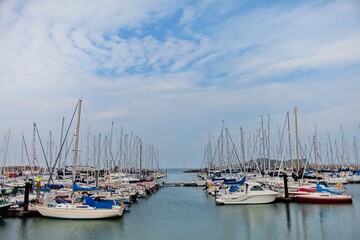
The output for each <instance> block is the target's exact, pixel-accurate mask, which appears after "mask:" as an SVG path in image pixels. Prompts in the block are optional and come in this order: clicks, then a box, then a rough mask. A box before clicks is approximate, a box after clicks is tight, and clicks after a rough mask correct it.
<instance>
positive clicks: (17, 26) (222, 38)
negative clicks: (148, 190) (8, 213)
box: [0, 0, 360, 167]
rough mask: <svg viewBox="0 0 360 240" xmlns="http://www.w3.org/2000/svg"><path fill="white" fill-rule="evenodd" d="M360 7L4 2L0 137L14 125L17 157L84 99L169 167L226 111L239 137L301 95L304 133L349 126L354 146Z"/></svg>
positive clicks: (346, 2) (197, 151)
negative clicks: (37, 135) (152, 149)
mask: <svg viewBox="0 0 360 240" xmlns="http://www.w3.org/2000/svg"><path fill="white" fill-rule="evenodd" d="M359 13H360V2H359V1H357V0H353V1H351V0H341V1H321V0H319V1H316V0H315V1H314V0H310V1H251V0H249V1H238V0H229V1H214V0H207V1H186V0H184V1H181V0H180V1H176V0H172V1H169V0H164V1H163V0H154V1H152V0H132V1H118V0H105V1H88V0H77V1H71V0H64V1H51V0H50V1H40V0H38V1H37V0H30V1H27V0H26V1H17V0H13V1H0V36H1V37H0V110H1V115H0V116H1V117H0V133H1V134H2V136H3V137H2V138H1V145H0V146H2V149H4V145H5V142H6V139H7V137H6V136H8V133H9V129H10V130H11V134H10V136H11V137H10V140H9V142H10V143H9V149H10V150H9V157H8V158H13V159H18V158H19V157H20V154H19V152H20V150H18V149H17V147H18V146H20V145H21V134H22V132H23V133H24V137H25V139H26V141H27V145H29V146H28V147H29V148H30V147H31V139H32V125H33V122H36V123H37V126H38V129H39V131H40V133H41V135H42V136H43V138H44V140H43V141H46V140H45V139H47V138H49V137H48V134H49V131H52V132H53V134H54V136H53V137H54V139H59V136H60V131H61V121H62V118H63V117H65V118H66V119H67V120H68V121H69V119H70V118H71V115H72V113H73V110H74V108H75V105H76V103H77V100H78V99H82V100H83V103H84V104H83V110H84V111H83V113H84V115H85V119H86V120H84V121H85V122H86V123H87V124H88V125H90V126H91V129H92V131H93V132H94V133H93V134H96V135H97V134H102V135H103V136H104V135H108V134H109V133H110V131H111V128H112V127H113V131H114V137H115V138H119V136H120V129H121V127H123V129H124V131H125V132H126V133H127V134H129V135H130V133H134V134H135V135H137V136H139V138H141V139H142V141H143V142H145V143H149V144H154V146H155V147H156V148H157V150H158V151H159V156H160V166H161V167H200V165H201V162H202V159H203V155H204V147H205V145H206V144H207V142H208V138H209V134H210V135H211V136H215V137H216V136H218V135H219V133H220V131H221V126H222V121H223V120H224V125H225V127H227V128H228V129H229V130H230V132H231V134H233V135H234V139H236V137H235V136H236V135H238V133H237V132H238V131H239V130H238V129H239V127H240V126H242V127H243V128H244V131H245V133H246V134H247V135H248V136H250V135H251V134H250V133H251V132H255V131H256V129H258V128H259V127H260V125H261V117H260V116H264V119H267V117H268V116H269V115H270V119H271V121H270V122H271V128H272V129H276V128H278V127H279V126H282V125H283V122H284V120H285V117H286V113H287V112H290V115H293V110H294V107H295V106H297V108H298V114H299V125H300V127H299V131H300V132H301V134H302V135H304V136H305V137H308V136H311V135H312V134H313V133H314V131H315V130H314V129H315V127H314V126H315V125H316V128H317V131H318V132H319V136H323V138H324V139H325V140H327V133H330V135H331V137H332V138H334V139H335V138H341V130H340V125H342V128H343V131H344V136H345V137H346V138H347V141H349V145H352V141H353V137H356V138H357V139H358V138H359V136H360V128H359V125H360V111H359V110H360V107H359V103H360V15H359ZM112 123H114V124H112ZM82 126H83V128H82V129H83V130H84V128H85V131H86V128H87V125H86V124H83V125H82ZM274 131H276V130H274ZM56 141H57V142H58V140H56ZM1 154H2V155H4V150H2V152H1ZM1 157H2V158H3V156H1ZM8 161H9V160H8Z"/></svg>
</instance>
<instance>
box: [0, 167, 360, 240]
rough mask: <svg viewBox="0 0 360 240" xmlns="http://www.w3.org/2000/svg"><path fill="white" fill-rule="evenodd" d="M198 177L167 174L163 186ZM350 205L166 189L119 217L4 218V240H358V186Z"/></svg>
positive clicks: (0, 229)
mask: <svg viewBox="0 0 360 240" xmlns="http://www.w3.org/2000/svg"><path fill="white" fill-rule="evenodd" d="M195 178H196V174H194V173H183V172H182V171H181V170H176V169H170V170H168V177H167V178H166V179H163V181H165V182H180V181H190V180H192V179H195ZM346 187H347V194H350V195H353V203H352V204H338V205H331V204H300V203H287V204H286V203H271V204H263V205H249V206H245V205H234V206H229V205H227V206H218V205H215V202H214V198H213V197H210V196H207V194H206V193H205V191H204V190H203V187H164V188H162V189H160V190H159V191H158V192H156V193H154V194H153V195H152V196H150V197H148V198H146V199H140V200H139V201H138V202H137V203H134V204H132V205H131V208H130V209H131V210H130V212H126V213H125V214H124V215H123V216H122V217H121V218H115V219H107V220H59V219H51V218H44V217H29V218H0V239H24V240H25V239H29V240H32V239H52V240H57V239H59V240H60V239H61V240H64V239H89V240H90V239H124V240H125V239H126V240H135V239H136V240H139V239H156V240H169V239H173V240H175V239H179V240H180V239H187V240H190V239H207V240H212V239H218V240H220V239H254V240H255V239H347V240H349V239H359V236H360V227H359V226H358V223H360V185H357V184H349V185H347V186H346Z"/></svg>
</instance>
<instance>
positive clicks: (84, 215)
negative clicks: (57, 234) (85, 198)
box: [36, 203, 124, 219]
mask: <svg viewBox="0 0 360 240" xmlns="http://www.w3.org/2000/svg"><path fill="white" fill-rule="evenodd" d="M36 210H38V211H39V213H40V214H41V215H43V216H45V217H52V218H62V219H102V218H113V217H120V216H122V214H123V212H124V207H121V206H114V207H113V208H112V209H101V208H94V207H90V206H89V205H80V204H79V205H76V204H63V203H61V204H57V205H56V206H55V207H49V206H46V205H36Z"/></svg>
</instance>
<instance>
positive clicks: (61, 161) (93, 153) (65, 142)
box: [0, 100, 160, 177]
mask: <svg viewBox="0 0 360 240" xmlns="http://www.w3.org/2000/svg"><path fill="white" fill-rule="evenodd" d="M81 105H82V101H81V100H79V102H78V104H77V106H76V108H75V111H74V114H73V115H72V118H71V121H70V123H69V127H68V128H67V129H66V130H64V126H65V118H63V120H62V124H61V125H62V129H61V134H60V135H61V136H60V144H59V145H58V146H57V145H56V141H55V140H54V139H53V137H52V135H53V134H52V132H49V140H48V142H47V147H44V145H43V142H42V140H41V139H42V138H41V136H40V133H39V130H38V127H37V125H36V123H34V124H33V134H32V152H29V149H28V147H27V144H26V141H25V137H24V135H23V134H22V150H21V165H22V166H31V170H30V172H31V173H30V175H31V176H34V175H36V174H37V172H36V170H35V169H37V170H38V169H39V166H44V163H45V167H44V168H42V169H45V172H46V173H47V174H48V173H50V174H54V172H56V171H55V170H56V169H65V168H67V167H69V166H73V167H72V171H73V177H74V176H76V167H77V166H81V167H82V168H85V169H92V171H94V169H96V170H97V171H98V172H99V170H100V169H102V170H105V171H107V172H108V174H109V173H110V172H114V171H117V172H128V173H130V172H132V173H134V172H136V173H139V174H141V173H142V172H144V171H149V170H158V169H159V167H160V166H159V153H158V151H157V149H156V147H155V146H154V145H153V144H147V143H144V142H143V140H142V139H141V138H140V137H138V136H136V135H135V134H133V132H131V133H130V134H127V133H125V131H124V128H123V127H121V133H120V137H119V138H118V141H117V143H116V144H114V143H113V139H114V138H115V137H114V122H112V125H111V132H110V136H108V135H105V137H103V136H102V134H92V133H90V127H88V128H87V130H88V134H87V137H86V144H81V140H82V138H80V134H81V131H80V124H81V120H80V119H81ZM75 113H77V121H76V127H75V129H74V127H72V123H73V120H74V118H75ZM71 129H73V130H75V133H74V134H73V136H70V135H71V134H69V132H71ZM9 139H10V130H9V132H8V134H7V135H6V138H5V137H4V145H3V146H2V147H1V156H4V157H3V161H2V163H1V162H0V175H1V173H3V172H4V169H5V166H15V165H19V163H18V162H17V163H15V161H14V159H13V160H11V159H10V158H9V155H8V152H9ZM102 139H103V140H102ZM84 145H86V147H84ZM39 146H40V149H41V153H42V154H39V153H38V148H39ZM81 146H83V147H81ZM114 146H115V147H114ZM85 148H86V151H84V150H85ZM45 149H46V150H45ZM114 152H115V154H114ZM71 155H72V156H73V160H72V161H70V160H69V157H70V156H71ZM41 157H42V158H43V159H44V161H41ZM41 162H42V163H41ZM74 166H75V167H74ZM24 172H25V169H24Z"/></svg>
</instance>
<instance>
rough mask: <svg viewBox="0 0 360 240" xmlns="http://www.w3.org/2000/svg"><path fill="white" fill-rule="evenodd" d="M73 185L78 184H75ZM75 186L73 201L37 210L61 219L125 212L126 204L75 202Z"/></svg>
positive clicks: (74, 167)
mask: <svg viewBox="0 0 360 240" xmlns="http://www.w3.org/2000/svg"><path fill="white" fill-rule="evenodd" d="M81 102H82V100H79V102H78V104H77V108H78V119H77V127H76V136H75V137H76V139H75V151H74V162H73V165H74V166H73V182H74V183H75V177H76V162H77V157H78V145H79V129H80V114H81ZM73 186H76V184H74V185H73ZM74 191H75V190H74V188H73V191H72V203H69V204H67V203H58V204H55V206H53V205H52V204H48V203H47V201H45V203H43V204H42V205H36V210H38V211H39V213H40V214H41V215H43V216H44V217H52V218H61V219H102V218H113V217H120V216H122V214H123V212H124V206H117V205H113V206H112V208H110V209H108V208H106V209H103V208H96V207H91V206H89V205H83V204H75V203H74V198H75V196H74Z"/></svg>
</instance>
